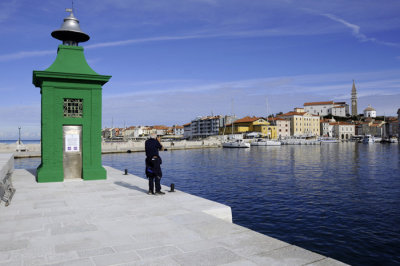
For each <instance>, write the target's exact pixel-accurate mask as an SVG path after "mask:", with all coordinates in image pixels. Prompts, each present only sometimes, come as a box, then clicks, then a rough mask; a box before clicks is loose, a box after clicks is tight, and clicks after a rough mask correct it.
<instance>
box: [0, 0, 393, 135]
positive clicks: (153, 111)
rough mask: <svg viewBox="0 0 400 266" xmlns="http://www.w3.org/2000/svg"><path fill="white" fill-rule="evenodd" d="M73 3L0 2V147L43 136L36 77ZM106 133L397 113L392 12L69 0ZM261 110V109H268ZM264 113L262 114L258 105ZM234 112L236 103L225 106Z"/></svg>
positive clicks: (359, 6)
mask: <svg viewBox="0 0 400 266" xmlns="http://www.w3.org/2000/svg"><path fill="white" fill-rule="evenodd" d="M69 7H71V1H70V0H68V1H67V0H57V1H54V0H53V1H49V0H41V1H38V0H34V1H27V0H2V1H1V2H0V32H1V41H0V65H1V77H2V83H1V84H0V92H1V95H2V97H0V139H7V138H15V137H16V136H17V134H18V126H21V127H22V132H23V138H26V139H28V138H33V139H38V138H39V134H40V93H39V91H40V90H39V88H35V87H34V86H33V85H32V71H33V70H44V69H46V68H47V67H48V66H50V65H51V63H52V62H53V61H54V59H55V57H56V51H57V46H58V44H59V43H60V41H58V40H55V39H53V38H52V37H51V35H50V34H51V32H52V31H53V30H55V29H58V28H59V27H60V26H61V23H62V21H63V18H64V17H66V16H67V13H66V12H65V8H69ZM74 7H75V15H76V17H77V18H78V19H79V20H80V25H81V28H82V30H83V31H84V32H86V33H87V34H89V35H90V37H91V39H90V40H89V41H88V42H86V43H82V44H81V45H82V46H84V47H85V55H86V59H87V61H88V62H89V64H90V66H91V67H92V68H93V69H94V70H95V71H96V72H98V73H99V74H104V75H112V79H111V80H110V82H109V83H107V84H106V85H105V86H104V87H103V127H105V126H108V127H110V126H111V124H112V122H113V125H114V126H120V127H122V126H124V125H155V124H164V125H173V124H183V123H187V122H189V121H190V120H192V119H194V118H195V117H196V116H203V115H210V114H230V113H231V112H232V109H233V112H234V113H235V114H236V115H238V116H239V117H243V116H245V115H256V116H265V115H266V114H267V113H276V112H280V111H282V112H287V111H290V110H292V109H293V108H294V107H300V106H303V104H304V102H310V101H329V100H334V101H346V102H348V103H349V102H350V92H351V85H352V80H353V79H354V80H355V81H356V87H357V90H358V96H359V98H358V109H359V111H362V110H363V109H364V108H366V107H367V106H368V104H371V105H372V106H373V107H374V108H375V109H376V110H377V113H378V115H384V114H385V115H395V113H396V112H397V109H398V108H400V16H399V14H400V1H397V0H393V1H369V0H362V1H352V0H347V1H340V0H335V1H307V0H305V1H291V0H282V1H278V0H276V1H273V0H251V1H248V0H247V1H245V0H163V1H153V0H147V1H135V0H85V1H83V0H75V1H74ZM266 99H268V100H266ZM266 102H268V106H267V104H266ZM232 103H233V104H232Z"/></svg>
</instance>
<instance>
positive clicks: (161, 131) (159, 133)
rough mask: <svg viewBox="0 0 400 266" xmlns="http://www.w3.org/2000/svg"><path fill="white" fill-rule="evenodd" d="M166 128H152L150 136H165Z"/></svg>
mask: <svg viewBox="0 0 400 266" xmlns="http://www.w3.org/2000/svg"><path fill="white" fill-rule="evenodd" d="M168 129H169V128H168V127H167V126H164V125H157V126H152V127H151V130H150V134H157V136H164V135H167V132H168Z"/></svg>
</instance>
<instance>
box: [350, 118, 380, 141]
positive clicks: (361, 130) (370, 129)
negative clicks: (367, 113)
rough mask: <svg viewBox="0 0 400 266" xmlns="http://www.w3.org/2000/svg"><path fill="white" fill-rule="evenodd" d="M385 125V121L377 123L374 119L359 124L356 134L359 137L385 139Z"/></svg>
mask: <svg viewBox="0 0 400 266" xmlns="http://www.w3.org/2000/svg"><path fill="white" fill-rule="evenodd" d="M384 125H385V122H384V121H375V120H373V119H368V121H364V122H359V123H357V124H356V133H357V135H371V136H375V137H383V134H384Z"/></svg>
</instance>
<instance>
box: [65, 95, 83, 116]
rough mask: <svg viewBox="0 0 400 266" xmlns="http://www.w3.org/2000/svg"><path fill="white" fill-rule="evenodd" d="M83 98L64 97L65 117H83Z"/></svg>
mask: <svg viewBox="0 0 400 266" xmlns="http://www.w3.org/2000/svg"><path fill="white" fill-rule="evenodd" d="M82 116H83V100H82V99H71V98H64V117H82Z"/></svg>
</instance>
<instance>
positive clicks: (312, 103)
mask: <svg viewBox="0 0 400 266" xmlns="http://www.w3.org/2000/svg"><path fill="white" fill-rule="evenodd" d="M326 104H334V102H333V101H329V102H309V103H304V106H311V105H326Z"/></svg>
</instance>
